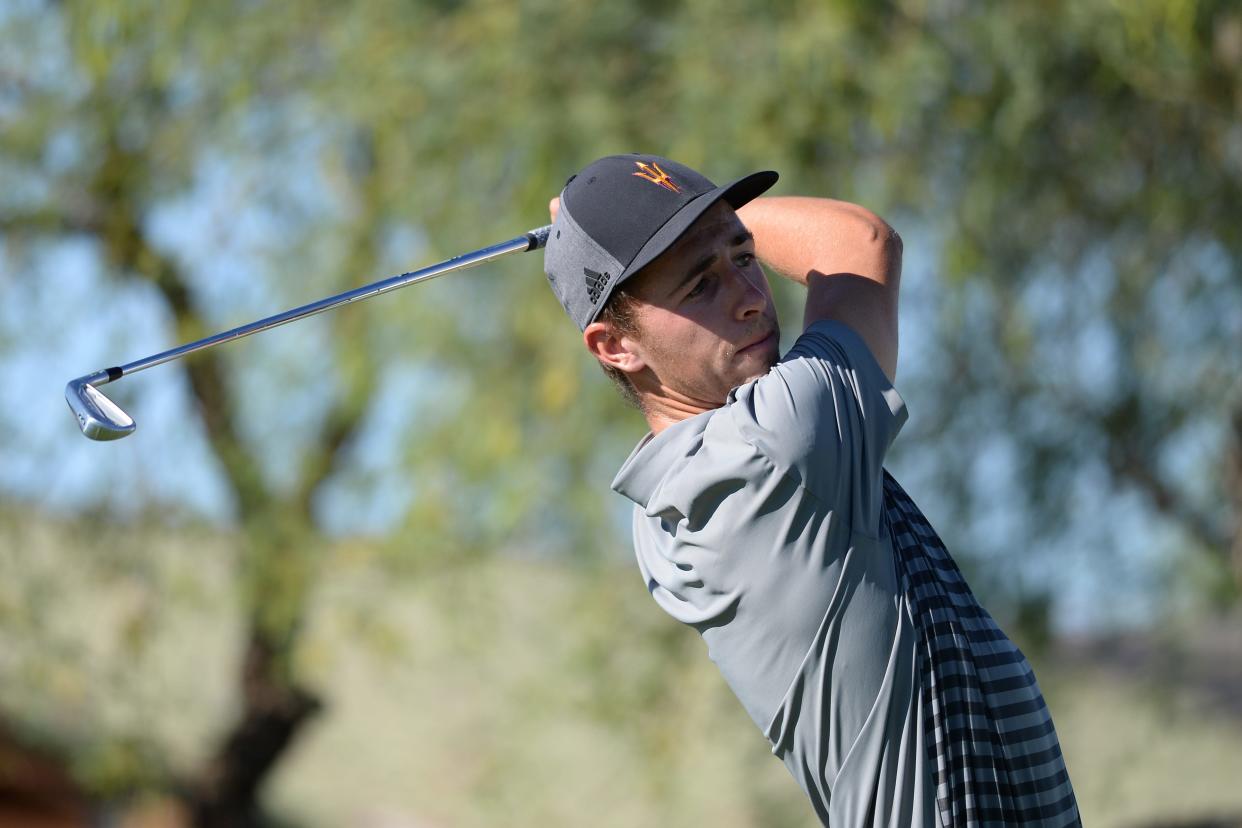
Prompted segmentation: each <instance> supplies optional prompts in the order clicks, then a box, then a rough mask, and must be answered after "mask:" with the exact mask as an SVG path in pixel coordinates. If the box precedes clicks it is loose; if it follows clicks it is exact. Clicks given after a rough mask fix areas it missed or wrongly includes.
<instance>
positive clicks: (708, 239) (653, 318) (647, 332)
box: [621, 202, 780, 408]
mask: <svg viewBox="0 0 1242 828" xmlns="http://www.w3.org/2000/svg"><path fill="white" fill-rule="evenodd" d="M625 289H626V292H627V293H629V294H630V295H631V296H632V297H634V298H635V299H636V300H637V307H636V308H635V312H634V316H635V321H636V322H637V327H638V331H639V333H638V336H637V337H635V338H632V339H631V338H629V337H622V342H621V344H622V346H623V347H624V348H625V349H626V350H627V351H629V352H631V353H632V354H633V356H634V357H635V358H636V359H637V362H636V363H635V366H637V368H638V370H630V369H628V368H627V369H625V370H627V371H628V372H629V374H630V378H631V380H632V381H633V382H634V384H635V387H636V388H637V389H638V390H639V392H640V393H643V392H651V393H657V394H660V395H663V396H671V397H673V398H675V399H678V400H680V401H682V402H686V403H691V404H696V405H699V406H701V407H703V408H715V407H719V406H721V405H723V404H724V402H725V398H726V397H727V396H728V394H729V392H730V391H731V390H733V389H734V388H736V387H737V386H739V385H742V384H743V383H746V382H749V381H750V380H753V379H755V378H757V377H760V376H763V375H764V374H766V373H767V372H768V369H769V368H771V367H772V366H773V365H774V364H775V363H776V360H777V358H778V356H779V352H778V348H779V340H780V332H779V329H778V327H777V321H776V309H775V306H774V304H773V301H772V290H771V288H770V287H769V286H768V280H767V277H766V276H765V275H764V273H763V269H762V268H761V267H760V266H759V261H758V260H757V259H756V258H755V243H754V239H753V238H752V237H751V235H750V232H749V231H747V229H746V227H745V226H744V225H743V224H742V222H741V221H740V220H739V219H738V217H737V214H736V213H734V212H733V209H732V208H731V207H729V205H728V204H725V203H724V202H718V203H717V204H715V205H713V206H712V207H711V208H710V209H709V210H708V211H707V212H706V213H704V214H703V215H702V216H701V217H700V218H699V219H698V221H696V222H695V223H694V224H693V225H692V226H691V227H690V229H689V230H688V231H687V232H686V234H685V235H684V236H682V237H681V238H680V239H678V241H677V243H676V244H674V245H673V246H672V247H671V248H669V249H668V250H667V251H665V252H664V253H663V254H662V255H661V256H660V257H659V258H658V259H656V260H655V261H654V262H652V263H651V264H650V265H648V266H647V267H645V268H643V270H642V272H641V273H639V274H638V275H637V276H635V277H634V278H633V279H630V280H629V281H627V282H626V283H625ZM643 369H646V370H643Z"/></svg>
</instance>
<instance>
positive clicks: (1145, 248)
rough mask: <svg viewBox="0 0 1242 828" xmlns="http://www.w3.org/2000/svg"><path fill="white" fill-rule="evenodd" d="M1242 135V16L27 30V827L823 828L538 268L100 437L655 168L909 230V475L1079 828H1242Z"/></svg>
mask: <svg viewBox="0 0 1242 828" xmlns="http://www.w3.org/2000/svg"><path fill="white" fill-rule="evenodd" d="M1240 110H1242V8H1239V6H1238V4H1237V3H1235V2H1193V0H1176V1H1174V0H1169V1H1168V2H1154V1H1149V0H1133V2H1126V3H1119V2H1105V0H1079V2H1074V3H1069V2H1045V3H1037V4H1036V3H1032V4H989V3H975V2H968V0H941V1H940V2H935V1H934V0H904V1H903V2H857V0H855V2H837V1H835V0H814V1H812V0H769V1H768V2H757V1H756V2H706V0H668V1H667V2H652V1H651V0H644V2H633V3H627V2H617V3H611V4H587V3H582V4H574V3H565V2H551V1H550V0H527V1H526V2H500V1H499V0H477V1H476V2H464V3H458V2H449V1H448V0H438V2H421V3H420V2H394V0H376V2H368V3H365V4H363V3H339V2H333V3H329V2H296V3H272V2H263V0H242V1H240V2H233V1H231V0H229V1H222V2H214V3H191V2H189V0H162V2H138V1H137V0H130V1H129V2H115V1H114V0H94V1H93V2H90V3H86V2H30V1H28V0H3V2H2V3H0V291H2V292H0V296H2V297H3V301H2V302H0V369H2V370H3V376H4V389H5V392H4V401H5V402H4V405H3V406H2V407H0V823H3V824H5V825H10V824H11V825H76V824H101V823H104V822H106V824H114V825H126V826H151V827H152V828H154V827H155V826H165V825H167V826H175V825H183V824H190V823H194V824H198V825H245V824H255V825H273V826H327V825H347V826H368V827H369V826H385V828H389V827H392V828H396V827H397V826H403V827H405V826H409V827H410V828H413V827H414V826H417V828H432V827H433V826H476V825H478V826H482V825H523V826H525V825H530V826H535V825H540V826H542V825H568V824H592V825H608V826H636V825H684V824H688V825H714V826H810V825H812V824H814V818H813V815H812V813H811V811H810V808H809V806H807V804H806V803H805V801H804V797H803V796H802V794H801V792H800V791H799V790H798V789H797V787H796V786H795V784H794V783H793V781H792V779H790V778H789V777H788V775H787V773H786V772H785V770H784V768H783V767H781V766H780V764H779V762H777V761H776V760H775V759H773V758H772V757H771V756H770V755H769V754H768V751H767V746H766V743H765V741H764V740H763V738H762V736H761V735H760V734H759V733H758V732H757V731H756V730H755V729H754V727H753V725H751V724H750V722H749V720H748V719H747V718H746V716H745V714H744V712H743V711H742V709H741V707H740V705H738V703H737V702H736V701H735V700H734V699H733V697H732V696H731V695H730V694H729V691H728V689H727V688H726V687H725V686H724V684H723V681H722V680H721V679H720V678H719V676H718V674H717V673H716V671H715V669H714V667H713V666H712V665H711V664H710V662H708V661H707V658H706V655H705V652H704V649H703V647H702V644H701V643H700V641H699V639H698V637H697V635H695V634H694V633H693V632H692V631H690V630H687V629H683V628H680V627H678V626H677V625H676V624H675V623H674V622H672V621H671V620H670V619H668V618H667V617H665V616H664V615H663V614H662V613H661V612H660V611H659V610H658V608H657V607H656V606H655V604H654V603H653V602H652V601H651V600H650V599H649V598H648V596H647V595H646V594H645V589H644V586H643V584H642V582H641V579H640V577H639V575H638V573H637V569H636V567H635V566H634V564H633V562H632V558H631V552H630V550H629V547H628V542H629V532H628V511H627V510H626V508H625V504H624V502H623V501H622V499H621V498H619V497H618V496H616V495H613V494H612V493H610V492H609V491H608V483H609V482H610V481H611V479H612V474H613V472H614V471H615V470H616V468H617V467H618V466H619V465H620V463H621V461H622V460H623V459H624V458H625V456H626V455H627V453H628V452H629V449H630V448H631V446H632V445H633V443H634V442H635V441H636V440H637V439H638V438H639V437H640V436H641V434H642V432H643V430H644V429H643V427H642V423H641V420H640V418H639V417H638V415H637V414H636V413H634V412H633V411H630V410H628V409H626V408H625V407H624V406H623V404H622V403H621V402H620V400H619V398H618V397H617V396H616V394H615V393H614V392H613V390H612V389H611V387H610V386H609V384H608V383H607V381H606V380H605V379H604V377H603V376H602V374H600V372H599V370H598V369H597V368H596V367H595V366H594V365H593V364H591V360H589V358H587V356H586V354H585V353H584V352H583V350H582V348H581V345H580V343H579V341H578V337H577V335H576V332H575V330H574V328H573V326H572V324H570V323H569V322H568V321H567V320H566V319H565V318H564V316H563V314H562V311H561V310H560V308H559V306H558V305H557V304H556V302H555V300H554V299H553V297H552V295H551V293H550V291H549V290H548V289H547V288H546V286H545V283H544V280H543V276H542V270H541V261H540V260H539V258H538V257H537V256H530V257H520V256H519V257H516V259H514V258H511V259H508V260H506V261H504V262H502V263H498V264H496V265H494V266H489V267H485V268H481V269H478V270H475V271H471V272H469V273H465V274H460V275H455V276H452V277H450V278H447V279H444V280H440V281H437V282H434V283H431V284H429V285H426V286H423V287H418V288H416V289H413V290H410V291H403V292H399V293H396V294H392V295H389V296H387V297H385V298H382V299H376V300H373V301H370V302H367V303H365V304H363V305H360V306H357V307H350V308H347V309H343V310H340V311H336V312H334V313H332V314H330V315H326V316H323V317H317V318H315V319H312V320H307V321H304V322H300V323H298V324H297V325H295V326H290V327H288V328H283V329H281V330H279V331H275V332H270V333H267V334H264V335H263V336H261V337H256V338H254V339H250V340H246V341H244V342H240V343H235V344H231V345H229V346H226V347H223V348H219V349H215V350H212V351H209V352H207V353H204V354H200V355H197V356H194V357H191V358H189V359H187V360H184V361H181V362H178V363H175V364H173V365H170V366H166V367H161V368H158V369H155V370H152V371H149V372H146V373H143V374H141V375H140V376H137V377H134V378H132V379H127V380H125V381H124V382H123V383H120V384H119V385H116V386H112V387H110V388H109V389H108V393H109V394H110V395H111V396H113V398H114V399H116V400H117V402H118V403H119V404H120V405H121V406H122V407H124V408H125V409H126V410H128V411H129V412H130V413H131V414H133V415H134V417H135V419H136V420H137V421H138V423H139V429H138V431H137V433H136V434H135V435H134V436H132V437H130V438H129V439H127V440H125V441H123V442H120V443H113V444H95V443H91V442H89V441H87V440H84V439H83V438H82V437H81V436H80V435H79V434H78V431H77V428H76V424H75V423H74V420H73V418H72V416H71V414H70V413H69V412H68V411H67V410H66V408H65V406H64V403H63V402H61V394H62V388H63V385H64V383H65V382H66V381H67V380H69V379H70V378H72V377H76V376H80V375H82V374H85V373H87V372H89V371H93V370H96V369H98V368H101V367H104V366H107V365H113V364H117V363H121V362H125V361H129V360H132V359H136V358H138V357H140V356H143V355H146V354H149V353H153V352H156V351H159V350H163V349H165V348H167V347H171V346H173V345H175V344H178V343H180V342H184V341H188V340H191V339H195V338H198V337H200V336H203V335H206V334H208V333H212V332H215V331H217V330H223V329H225V328H229V327H233V326H235V325H238V324H241V323H244V322H248V321H251V320H253V319H257V318H259V317H262V316H266V315H268V314H270V313H274V312H276V311H278V310H283V309H285V308H287V307H291V306H293V305H297V304H301V303H303V302H307V301H310V300H312V299H317V298H320V297H321V296H324V295H327V294H328V293H331V292H336V291H339V290H344V289H346V288H348V287H352V286H357V285H360V284H364V283H366V282H370V281H373V280H375V279H378V278H380V277H383V276H387V275H391V274H393V273H399V272H402V271H406V270H410V269H413V268H415V267H418V266H421V265H423V264H427V263H430V262H433V261H437V260H439V259H442V258H446V257H448V256H450V255H454V254H456V253H459V252H463V251H466V250H471V249H474V248H477V247H481V246H483V245H486V244H490V243H493V242H498V241H501V240H504V239H508V238H510V237H512V236H514V235H517V234H518V233H520V232H522V231H524V230H526V229H527V228H530V227H534V226H538V225H541V224H544V223H546V221H547V215H546V205H547V201H548V199H549V198H550V197H552V196H553V195H555V194H556V193H557V191H558V190H559V188H560V187H561V185H562V184H563V182H564V180H565V179H566V177H568V175H570V174H571V173H572V172H574V171H575V170H576V169H577V168H579V167H581V166H582V165H584V164H585V163H587V162H588V161H590V160H592V159H593V158H595V157H597V156H600V155H604V154H608V153H614V152H629V151H649V152H656V153H659V154H663V155H668V156H671V157H674V158H677V159H678V160H682V161H684V162H686V163H689V164H691V165H693V166H696V167H698V168H700V169H702V170H703V171H704V172H706V173H707V174H708V175H710V176H711V177H713V178H714V179H716V180H723V179H727V178H730V177H733V176H736V175H740V174H742V173H745V172H749V171H751V170H754V169H762V168H774V169H777V170H779V171H780V172H781V174H782V178H781V183H780V184H779V185H778V187H777V189H776V191H775V192H778V193H784V194H794V193H800V194H818V195H829V196H834V197H838V198H844V199H849V200H854V201H858V202H860V203H862V204H864V205H866V206H868V207H870V208H872V209H874V210H876V211H877V212H879V213H880V214H881V215H883V216H884V217H885V218H887V219H888V220H889V221H890V223H892V224H893V225H894V226H895V227H896V228H897V229H898V230H899V231H900V232H901V234H902V236H903V237H904V239H905V242H906V269H905V277H904V282H903V287H904V290H903V300H902V318H903V331H902V337H903V339H902V354H901V361H900V365H899V375H898V383H897V385H898V387H899V388H900V389H901V391H902V394H903V396H904V397H905V399H906V401H907V403H908V405H909V408H910V412H911V420H910V422H909V424H908V425H907V427H906V429H905V430H904V432H903V434H902V436H901V438H900V439H899V440H898V441H897V443H896V445H895V447H894V450H893V452H892V454H891V455H890V460H889V464H888V465H889V467H890V469H892V471H893V472H894V474H895V475H896V476H897V477H898V478H899V479H900V480H902V481H903V483H904V485H905V486H906V488H907V489H908V490H909V491H910V492H911V493H912V495H913V496H914V497H915V499H916V500H918V501H919V502H920V504H921V505H922V506H923V508H924V510H925V511H926V512H927V513H928V515H929V517H930V518H931V519H932V521H933V522H934V523H935V524H936V525H937V526H938V528H939V529H940V532H941V534H942V535H943V536H944V537H945V539H946V541H947V542H948V544H949V546H950V548H951V549H952V550H953V551H954V554H955V556H956V557H957V558H958V560H959V562H960V563H961V564H962V565H963V567H964V568H965V569H966V571H967V573H968V576H969V577H970V579H971V583H972V585H973V586H974V588H975V590H976V592H978V593H979V594H980V597H981V600H982V601H983V603H984V604H985V606H987V607H989V608H990V609H991V610H992V611H993V613H994V614H995V615H997V616H998V617H999V618H1000V619H1001V620H1002V623H1003V624H1004V625H1005V626H1006V627H1007V629H1008V630H1009V631H1010V633H1011V634H1012V636H1013V637H1014V638H1015V640H1017V641H1018V643H1019V644H1020V646H1022V647H1023V648H1024V649H1025V650H1026V651H1027V653H1028V655H1030V656H1031V658H1032V660H1033V662H1034V663H1035V666H1036V670H1037V672H1038V674H1039V676H1040V680H1041V684H1042V685H1043V687H1044V690H1045V693H1046V695H1047V698H1048V701H1049V705H1050V707H1051V709H1052V712H1053V716H1054V718H1055V719H1056V722H1057V725H1058V730H1059V732H1060V735H1061V739H1062V743H1063V747H1064V751H1065V754H1066V759H1067V764H1068V766H1069V770H1070V773H1071V775H1072V777H1073V779H1074V782H1075V786H1076V789H1077V792H1078V796H1079V801H1080V804H1081V807H1082V809H1083V814H1084V818H1085V820H1086V823H1087V824H1089V825H1106V826H1107V825H1116V826H1155V825H1187V826H1188V825H1198V826H1207V825H1235V824H1242V786H1239V784H1238V781H1239V780H1240V779H1242V612H1240V609H1242V608H1240V601H1239V596H1240V595H1242V382H1240V380H1239V378H1240V377H1242V118H1240V117H1239V113H1240ZM779 299H780V301H781V303H782V305H783V307H784V309H785V310H786V311H787V313H786V315H785V319H786V325H785V328H786V333H785V336H786V342H785V344H786V345H788V344H790V343H791V341H792V337H793V336H794V335H795V334H796V330H795V328H796V320H797V318H798V317H797V302H798V297H797V294H796V292H795V291H794V290H791V289H788V288H787V287H786V286H781V291H780V294H779ZM23 820H24V821H23ZM39 820H43V821H39ZM91 820H94V822H91Z"/></svg>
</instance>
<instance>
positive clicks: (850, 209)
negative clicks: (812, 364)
mask: <svg viewBox="0 0 1242 828" xmlns="http://www.w3.org/2000/svg"><path fill="white" fill-rule="evenodd" d="M737 213H738V217H739V218H741V219H742V222H743V223H744V224H745V225H746V226H747V228H749V230H750V231H751V232H752V233H754V234H755V253H756V255H758V256H759V259H760V261H762V262H763V263H764V264H765V265H767V266H768V267H770V268H771V269H773V270H774V271H776V272H777V273H778V274H779V275H781V276H784V277H785V278H787V279H792V280H793V281H795V282H798V283H799V284H803V285H806V288H807V296H806V310H805V317H804V321H803V324H804V327H809V326H810V325H811V324H812V323H814V322H818V321H820V320H821V319H835V320H837V321H839V322H844V323H845V324H846V325H849V326H850V327H851V328H852V329H853V330H854V331H855V332H857V333H858V335H859V336H861V337H862V338H863V341H864V342H866V343H867V347H868V348H869V349H870V350H871V353H872V354H873V355H874V356H875V358H876V361H877V362H879V363H880V367H881V368H882V369H883V370H884V373H885V374H886V375H887V376H888V378H889V379H890V380H892V379H893V378H894V377H895V376H896V373H897V293H898V289H899V287H900V285H901V256H902V245H901V237H900V236H898V235H897V232H896V231H895V230H893V228H892V227H889V226H888V224H887V223H886V222H885V221H884V220H883V219H881V218H880V217H879V216H877V215H876V214H875V213H873V212H871V211H870V210H868V209H866V208H865V207H860V206H858V205H857V204H850V203H849V202H845V201H834V200H832V199H827V198H803V197H778V198H758V199H755V200H754V201H752V202H750V203H749V204H747V205H745V206H744V207H742V208H741V209H740V210H738V211H737Z"/></svg>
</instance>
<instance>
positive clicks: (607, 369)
mask: <svg viewBox="0 0 1242 828" xmlns="http://www.w3.org/2000/svg"><path fill="white" fill-rule="evenodd" d="M637 309H638V300H637V299H635V298H634V297H633V296H631V295H630V294H628V293H626V292H625V289H624V288H617V289H616V291H614V292H613V294H612V296H611V297H609V299H608V301H607V302H606V303H605V304H604V307H603V308H601V309H600V312H599V316H597V317H596V320H597V321H599V322H603V323H604V324H606V325H608V326H609V327H610V328H612V330H613V332H614V333H616V334H617V335H619V336H628V337H631V338H636V337H637V336H638V315H637V313H635V311H636V310H637ZM599 367H600V368H602V369H603V370H604V373H605V374H607V375H608V379H610V380H612V384H613V385H615V386H616V387H617V391H618V392H620V394H621V397H622V398H623V399H624V400H625V402H626V404H627V405H630V406H632V407H634V408H637V409H638V410H639V411H641V410H642V407H643V406H642V401H641V400H640V399H639V398H638V391H637V390H636V389H635V388H634V383H633V382H632V381H631V380H630V376H629V374H627V373H625V372H624V371H622V370H621V369H620V368H616V367H614V366H612V365H608V364H606V363H605V362H603V361H602V360H600V363H599Z"/></svg>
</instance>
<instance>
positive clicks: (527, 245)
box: [82, 226, 551, 385]
mask: <svg viewBox="0 0 1242 828" xmlns="http://www.w3.org/2000/svg"><path fill="white" fill-rule="evenodd" d="M550 229H551V227H550V226H548V227H540V228H538V229H535V230H531V231H530V232H528V233H525V234H523V235H521V236H518V237H516V238H513V239H510V240H509V241H506V242H501V243H500V244H494V245H492V246H491V247H483V248H480V249H479V250H475V251H474V252H472V253H464V254H462V255H460V256H455V257H453V258H451V259H446V260H445V261H443V262H440V263H439V264H434V265H430V266H429V267H424V268H422V269H420V270H412V271H410V272H409V273H402V274H401V275H400V276H392V277H390V278H388V279H381V280H380V281H378V282H372V283H371V284H369V285H363V286H362V287H360V288H354V289H353V290H347V291H345V292H344V293H338V294H336V295H335V296H329V297H327V298H325V299H320V300H319V301H318V302H311V303H310V304H307V305H302V306H301V307H297V308H293V309H291V310H287V311H285V312H284V313H278V314H276V315H275V316H269V317H267V318H266V319H260V320H258V321H257V322H251V323H250V324H248V325H242V326H241V327H238V328H233V329H232V330H230V331H224V332H222V333H218V334H214V335H213V336H208V337H205V338H203V339H200V340H197V341H195V342H190V343H187V344H185V345H180V346H178V347H176V348H172V349H170V350H167V351H163V352H161V353H158V354H154V355H152V356H149V357H143V358H142V359H138V360H134V361H133V362H130V363H127V364H125V365H121V366H119V367H115V368H106V369H104V370H102V371H96V372H95V373H93V374H89V375H88V376H85V377H83V378H82V380H83V381H85V382H86V384H88V385H103V384H105V383H109V382H115V381H116V380H118V379H120V378H121V377H124V376H128V375H129V374H135V373H137V372H139V371H143V370H146V369H147V368H152V367H154V366H156V365H162V364H163V363H165V362H169V361H171V360H174V359H180V358H181V357H183V356H185V355H187V354H192V353H194V352H195V351H201V350H203V349H205V348H211V347H213V346H216V345H219V344H220V343H222V342H231V341H232V340H234V339H241V338H242V337H244V336H250V335H251V334H256V333H260V332H262V331H266V330H270V329H271V328H276V327H279V326H281V325H285V324H288V323H289V322H296V321H297V320H299V319H305V318H306V317H308V316H314V315H315V314H318V313H323V312H324V311H328V310H332V309H333V308H337V307H340V306H341V305H346V304H349V303H350V302H357V301H360V300H362V299H369V298H371V297H372V296H378V295H379V294H381V293H387V292H388V291H390V290H396V289H397V288H403V287H406V286H408V285H413V284H417V283H419V282H425V281H427V280H428V279H434V278H435V277H437V276H443V275H444V274H445V273H452V272H453V271H455V270H465V269H466V268H468V267H474V266H475V265H480V264H483V263H485V262H490V261H493V260H495V259H499V258H500V257H501V256H507V255H509V254H510V253H519V252H523V251H527V250H537V249H539V248H541V247H543V246H544V244H545V243H546V242H547V240H548V231H549V230H550Z"/></svg>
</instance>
